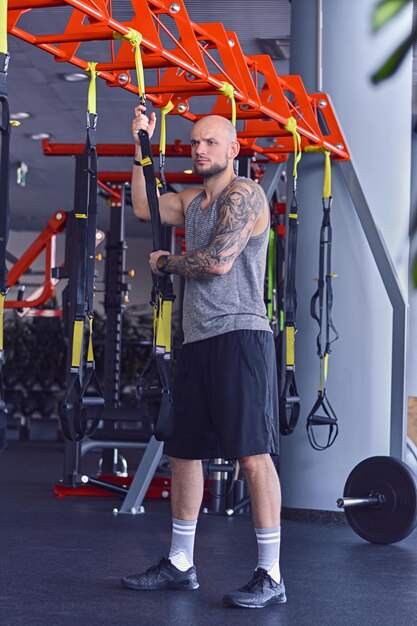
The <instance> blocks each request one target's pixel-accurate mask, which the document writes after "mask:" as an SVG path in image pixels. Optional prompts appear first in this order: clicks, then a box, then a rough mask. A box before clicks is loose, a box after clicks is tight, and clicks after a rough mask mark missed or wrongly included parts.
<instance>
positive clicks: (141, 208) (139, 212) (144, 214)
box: [133, 204, 150, 222]
mask: <svg viewBox="0 0 417 626" xmlns="http://www.w3.org/2000/svg"><path fill="white" fill-rule="evenodd" d="M133 214H134V215H135V216H136V217H137V218H138V219H140V220H143V221H145V222H149V221H150V213H149V209H148V207H147V206H145V205H141V204H133Z"/></svg>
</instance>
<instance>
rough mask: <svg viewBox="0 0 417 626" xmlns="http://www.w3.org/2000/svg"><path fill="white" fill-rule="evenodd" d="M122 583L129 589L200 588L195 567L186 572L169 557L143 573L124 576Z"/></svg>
mask: <svg viewBox="0 0 417 626" xmlns="http://www.w3.org/2000/svg"><path fill="white" fill-rule="evenodd" d="M121 583H122V585H123V587H126V588H127V589H145V590H147V589H177V590H178V591H193V590H194V589H198V588H199V586H200V585H199V584H198V581H197V572H196V569H195V567H194V566H193V567H190V568H189V569H187V570H186V571H185V572H182V571H181V570H179V569H178V568H177V567H175V565H172V563H171V561H170V560H169V559H161V560H160V561H159V563H157V564H156V565H153V566H152V567H150V568H149V569H147V570H146V572H144V573H143V574H133V575H132V576H126V578H122V580H121Z"/></svg>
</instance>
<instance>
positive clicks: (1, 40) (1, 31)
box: [0, 0, 7, 54]
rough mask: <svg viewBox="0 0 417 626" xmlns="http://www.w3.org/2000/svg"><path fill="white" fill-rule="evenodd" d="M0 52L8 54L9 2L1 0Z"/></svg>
mask: <svg viewBox="0 0 417 626" xmlns="http://www.w3.org/2000/svg"><path fill="white" fill-rule="evenodd" d="M0 52H2V53H3V54H7V0H0Z"/></svg>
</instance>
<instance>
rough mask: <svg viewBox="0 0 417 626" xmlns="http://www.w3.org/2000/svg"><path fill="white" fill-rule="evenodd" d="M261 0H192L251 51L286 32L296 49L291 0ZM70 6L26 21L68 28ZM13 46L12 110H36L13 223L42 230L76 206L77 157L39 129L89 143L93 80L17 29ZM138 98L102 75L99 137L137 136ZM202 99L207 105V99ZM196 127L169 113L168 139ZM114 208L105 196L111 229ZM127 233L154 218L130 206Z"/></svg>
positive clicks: (22, 143)
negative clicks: (45, 146)
mask: <svg viewBox="0 0 417 626" xmlns="http://www.w3.org/2000/svg"><path fill="white" fill-rule="evenodd" d="M112 4H113V16H114V17H115V19H117V20H118V21H121V22H124V21H129V20H130V19H131V17H132V13H133V11H132V5H131V1H130V0H113V3H112ZM261 4H262V10H260V4H259V3H256V2H249V1H246V0H245V1H244V2H243V1H242V0H227V2H225V1H224V0H210V2H208V1H207V0H185V5H186V8H187V11H188V14H189V17H190V19H191V20H192V21H194V22H197V23H205V22H221V23H222V24H223V25H224V26H225V28H226V29H227V30H234V31H235V32H236V33H237V36H238V38H239V41H240V44H241V47H242V49H243V52H244V53H245V54H259V53H265V52H267V49H266V48H264V47H262V46H261V44H260V42H259V39H279V40H280V42H281V43H283V44H284V46H283V47H281V53H283V54H284V55H285V54H286V53H288V52H289V36H290V20H291V4H290V2H289V0H262V3H261ZM243 8H244V10H243ZM65 11H67V12H68V9H67V8H66V7H56V8H44V9H38V10H36V11H29V12H28V13H27V14H25V15H24V16H23V17H22V20H24V21H22V22H21V24H24V25H25V27H26V28H27V30H28V31H29V32H34V33H37V34H47V33H54V32H60V28H61V24H62V17H63V16H62V12H65ZM285 43H287V44H288V46H287V47H285ZM83 45H84V46H85V47H84V48H83V56H84V58H87V57H88V54H89V53H90V54H89V58H91V59H92V60H93V59H94V57H95V56H98V55H99V54H100V46H101V45H102V44H101V43H100V42H93V43H88V44H83ZM87 46H88V48H87ZM8 48H9V52H10V63H9V71H8V78H7V85H8V98H9V103H10V111H11V114H12V116H13V114H15V113H18V112H27V113H29V114H30V117H29V118H28V119H26V120H22V121H21V125H20V127H18V128H14V129H13V133H12V138H11V167H12V176H11V189H10V207H11V224H10V225H11V228H12V229H13V230H34V231H39V230H42V229H43V228H44V227H45V225H46V222H47V221H48V219H49V218H50V217H51V215H52V214H53V213H54V212H55V211H57V210H64V211H70V210H72V208H73V196H74V167H75V162H74V159H73V158H72V157H70V156H65V157H58V156H45V155H44V154H43V150H42V142H41V141H40V140H35V139H32V138H31V135H32V134H39V133H48V134H49V135H50V139H49V141H50V142H53V143H84V141H85V112H86V108H87V89H88V80H87V81H82V82H68V81H66V80H64V79H63V75H64V74H68V73H74V72H77V71H79V70H77V68H76V67H74V66H73V65H70V64H69V63H58V62H56V61H55V60H54V58H53V56H52V55H51V54H48V53H47V52H44V51H43V50H40V49H37V48H36V47H35V46H32V45H30V44H28V43H26V42H25V41H22V40H20V39H18V38H16V37H14V36H12V35H9V37H8ZM86 50H88V52H86ZM90 51H91V52H90ZM278 54H280V52H278ZM274 66H275V69H276V71H277V73H278V74H282V75H285V74H288V72H289V61H288V59H284V60H278V59H274ZM145 84H146V74H145ZM198 100H200V99H198ZM201 100H203V99H201ZM137 102H138V99H137V96H135V95H134V94H132V93H129V92H128V91H126V90H124V89H122V88H119V87H109V86H107V85H106V83H105V82H104V81H103V80H100V79H98V80H97V113H98V123H97V143H109V144H113V143H131V141H132V139H131V132H130V125H131V120H132V113H133V108H134V107H135V106H136V104H137ZM201 104H202V107H204V104H203V102H202V103H201ZM201 112H204V108H202V110H201ZM190 128H191V124H190V122H188V121H187V120H183V119H180V118H179V116H175V117H173V116H171V117H169V118H168V129H167V138H168V143H173V141H174V140H175V139H180V140H181V141H183V142H185V143H188V137H189V130H190ZM155 140H156V141H158V139H157V138H156V139H155ZM22 161H23V162H24V163H25V164H26V165H27V166H28V172H27V174H26V177H25V183H26V184H25V186H24V187H22V186H19V185H18V184H17V182H16V181H17V175H16V169H17V165H18V164H19V163H20V162H22ZM187 164H188V165H189V162H188V163H187V162H183V161H180V160H175V162H174V161H173V160H172V159H171V160H168V161H167V166H166V170H167V172H168V171H170V170H171V171H182V170H183V169H185V168H186V167H187ZM130 167H131V158H129V157H127V158H115V157H101V158H100V160H99V170H105V171H126V170H129V169H130ZM108 211H109V209H108V208H107V206H106V203H105V198H104V196H103V197H102V198H101V199H100V200H99V226H100V227H101V228H106V224H107V217H108ZM127 232H128V233H129V234H130V235H135V236H147V235H148V232H149V230H148V225H146V224H139V223H138V222H137V220H136V219H135V218H133V216H132V214H131V211H129V210H127Z"/></svg>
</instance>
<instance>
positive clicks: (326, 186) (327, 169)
mask: <svg viewBox="0 0 417 626" xmlns="http://www.w3.org/2000/svg"><path fill="white" fill-rule="evenodd" d="M331 195H332V165H331V161H330V151H329V150H326V151H325V153H324V182H323V198H331Z"/></svg>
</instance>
